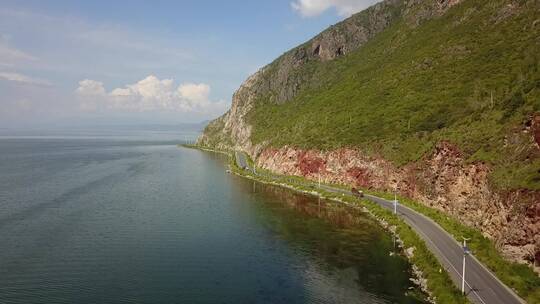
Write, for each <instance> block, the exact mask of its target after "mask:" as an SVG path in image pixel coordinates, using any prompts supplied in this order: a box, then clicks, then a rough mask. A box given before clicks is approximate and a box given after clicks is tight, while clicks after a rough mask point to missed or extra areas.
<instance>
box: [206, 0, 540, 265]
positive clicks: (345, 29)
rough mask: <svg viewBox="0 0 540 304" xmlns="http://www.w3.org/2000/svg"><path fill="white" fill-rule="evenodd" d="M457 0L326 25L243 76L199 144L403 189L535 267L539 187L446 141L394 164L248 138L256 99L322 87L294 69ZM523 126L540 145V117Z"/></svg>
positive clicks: (539, 260) (385, 8)
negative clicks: (503, 185) (494, 176)
mask: <svg viewBox="0 0 540 304" xmlns="http://www.w3.org/2000/svg"><path fill="white" fill-rule="evenodd" d="M459 2H460V1H459V0H438V1H425V0H409V1H402V0H386V1H383V2H381V3H379V4H377V5H375V6H373V7H371V8H369V9H367V10H366V11H363V12H361V13H359V14H357V15H354V16H353V17H351V18H349V19H347V20H345V21H343V22H341V23H339V24H337V25H335V26H332V27H330V28H329V29H327V30H326V31H324V32H322V33H321V34H319V35H318V36H316V37H314V38H313V39H311V40H310V41H308V42H306V43H304V44H303V45H301V46H299V47H297V48H295V49H292V50H290V51H288V52H287V53H285V54H283V55H282V56H281V57H279V58H278V59H277V60H275V61H274V62H273V63H271V64H269V65H268V66H266V67H264V68H262V69H261V70H260V71H258V72H257V73H255V74H254V75H252V76H251V77H249V78H248V79H247V80H246V81H245V82H244V83H243V84H242V85H241V87H240V88H239V89H238V90H237V91H236V92H235V94H234V96H233V99H232V106H231V109H230V110H229V111H228V112H227V113H225V114H224V115H223V116H222V117H220V118H218V119H216V120H214V121H212V122H211V123H210V124H209V125H208V126H207V128H206V129H205V132H204V133H203V135H202V136H201V137H200V138H199V140H198V144H200V145H204V146H209V147H213V148H218V149H223V150H232V149H236V150H243V151H245V152H247V153H248V154H249V155H250V156H251V157H252V158H253V159H255V160H256V162H257V164H258V166H260V167H263V168H266V169H269V170H272V171H274V172H277V173H282V174H290V175H300V176H304V177H307V178H311V179H317V178H318V175H319V174H320V175H321V177H322V179H323V180H324V181H325V182H335V183H342V184H347V185H351V186H360V187H363V188H368V189H374V190H383V191H393V189H395V188H396V186H397V188H398V191H399V193H400V194H401V195H404V196H407V197H410V198H411V199H414V200H416V201H418V202H420V203H423V204H425V205H426V206H430V207H432V208H436V209H438V210H441V211H443V212H446V213H447V214H449V215H451V216H453V217H455V218H457V219H460V220H461V221H462V222H463V223H464V224H466V225H469V226H471V227H476V228H478V229H480V230H481V231H482V232H483V233H484V235H486V236H487V237H489V238H491V239H493V240H494V241H495V243H496V244H497V246H498V247H499V249H500V250H501V252H502V253H504V254H505V255H506V256H507V257H508V258H510V259H513V260H516V261H520V262H526V263H529V264H531V265H532V264H533V263H534V261H535V260H536V265H540V192H539V191H532V190H525V189H518V190H509V191H504V190H496V189H494V188H493V187H492V186H491V185H490V182H489V178H488V175H489V173H490V172H491V168H490V166H489V165H487V164H485V163H482V162H475V163H470V162H468V161H466V160H465V157H464V156H463V155H462V152H461V151H460V149H459V147H456V146H455V145H453V144H452V143H450V142H446V141H442V142H440V143H439V144H438V145H437V146H436V147H435V149H434V150H433V151H431V152H430V153H428V154H426V155H425V156H424V157H423V158H422V159H420V160H418V161H415V162H412V163H409V164H407V165H404V166H401V167H397V166H395V165H394V164H393V163H392V162H390V161H387V160H385V159H384V158H382V157H377V156H368V155H367V154H366V153H363V151H362V149H361V148H340V149H335V150H331V151H319V150H304V149H299V148H295V147H293V146H286V147H270V146H269V145H268V143H267V142H264V141H263V142H261V143H259V144H257V145H254V144H253V143H252V142H251V140H250V137H251V130H252V127H251V126H250V125H249V124H248V123H247V121H248V116H249V113H250V110H251V109H252V108H253V107H254V105H255V104H256V103H257V102H270V103H275V104H281V103H285V102H287V101H289V100H290V99H292V98H293V97H294V96H296V94H298V92H299V91H300V90H301V89H305V88H309V87H310V86H316V85H324V84H321V83H320V82H318V81H317V79H314V77H316V75H314V74H310V73H299V72H298V71H301V70H303V69H309V66H310V64H312V63H314V62H316V63H321V62H322V63H324V62H329V61H332V60H334V59H336V58H338V57H340V56H346V55H347V54H349V53H350V52H353V51H354V50H356V49H358V48H360V47H362V46H363V45H364V44H365V43H366V42H367V41H369V40H370V39H372V38H373V37H375V36H376V35H377V34H378V33H380V32H382V31H384V30H385V29H386V28H388V27H390V26H392V25H393V24H394V23H395V22H397V20H404V21H405V22H407V24H409V25H410V26H412V27H415V26H418V25H420V24H421V23H422V22H424V21H425V20H429V19H431V18H437V16H441V15H443V14H444V13H445V12H446V11H447V10H448V9H449V8H450V7H452V6H454V5H457V4H459ZM510 2H511V1H510ZM508 7H509V9H511V8H512V7H511V6H508ZM523 132H524V133H527V134H528V135H527V136H529V138H530V141H531V144H532V145H536V146H537V148H538V149H540V115H536V116H532V117H531V119H530V120H529V121H527V122H525V124H524V129H523ZM371 155H372V154H371Z"/></svg>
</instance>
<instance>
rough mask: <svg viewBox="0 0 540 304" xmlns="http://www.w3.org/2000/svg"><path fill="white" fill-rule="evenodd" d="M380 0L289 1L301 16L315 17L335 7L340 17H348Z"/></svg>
mask: <svg viewBox="0 0 540 304" xmlns="http://www.w3.org/2000/svg"><path fill="white" fill-rule="evenodd" d="M379 1H380V0H295V1H294V2H291V7H292V8H293V10H295V11H296V12H298V13H299V14H300V15H301V16H302V17H305V18H309V17H316V16H319V15H321V14H323V13H324V12H326V11H327V10H329V9H335V10H336V12H337V14H338V15H339V16H341V17H349V16H351V15H352V14H354V13H357V12H359V11H361V10H363V9H365V8H367V7H369V6H370V5H373V4H375V3H377V2H379Z"/></svg>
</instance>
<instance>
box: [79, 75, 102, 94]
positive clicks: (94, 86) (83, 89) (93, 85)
mask: <svg viewBox="0 0 540 304" xmlns="http://www.w3.org/2000/svg"><path fill="white" fill-rule="evenodd" d="M76 92H77V94H79V95H81V96H105V87H103V82H100V81H95V80H91V79H85V80H81V81H79V87H78V88H77V90H76Z"/></svg>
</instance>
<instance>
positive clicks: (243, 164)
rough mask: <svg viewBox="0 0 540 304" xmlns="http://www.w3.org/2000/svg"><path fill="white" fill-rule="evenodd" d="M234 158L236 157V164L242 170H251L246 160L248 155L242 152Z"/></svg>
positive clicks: (236, 153) (235, 154)
mask: <svg viewBox="0 0 540 304" xmlns="http://www.w3.org/2000/svg"><path fill="white" fill-rule="evenodd" d="M234 156H235V157H236V164H237V165H238V167H240V168H242V169H249V165H248V163H247V160H246V155H245V154H244V153H242V152H238V151H236V152H234Z"/></svg>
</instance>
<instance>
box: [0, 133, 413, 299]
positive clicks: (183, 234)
mask: <svg viewBox="0 0 540 304" xmlns="http://www.w3.org/2000/svg"><path fill="white" fill-rule="evenodd" d="M181 138H182V137H180V138H179V139H181ZM173 142H174V141H171V140H170V138H167V139H163V140H154V139H152V140H148V139H140V138H138V139H134V138H114V137H111V138H99V137H81V138H77V137H76V136H70V137H67V138H62V137H47V138H42V137H32V138H17V137H10V138H1V139H0V244H1V250H0V303H419V302H421V300H418V299H416V297H415V296H414V294H416V293H417V292H416V291H415V289H414V288H413V286H412V284H411V283H410V281H409V279H408V278H409V275H410V274H409V272H410V265H409V264H408V263H407V262H406V260H405V259H404V258H403V257H402V256H400V255H397V256H390V254H389V253H390V252H391V251H393V250H394V248H393V240H392V238H391V236H389V235H388V234H387V233H386V232H384V231H383V230H382V229H381V228H380V227H379V226H378V225H377V224H376V223H375V222H374V221H373V220H371V219H370V218H367V217H366V216H365V215H362V214H359V213H358V212H357V211H354V210H351V209H348V208H345V207H343V206H338V205H336V204H334V203H330V202H326V201H320V200H318V199H317V198H314V197H308V196H304V195H299V194H296V193H293V192H291V191H289V190H285V189H281V188H276V187H272V186H265V185H262V184H258V183H255V182H253V181H249V180H246V179H242V178H240V177H236V176H232V175H229V174H227V173H226V172H225V164H226V161H227V160H226V159H225V158H224V156H222V155H217V154H211V153H206V152H201V151H197V150H190V149H184V148H178V147H176V146H175V145H174V144H173Z"/></svg>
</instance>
